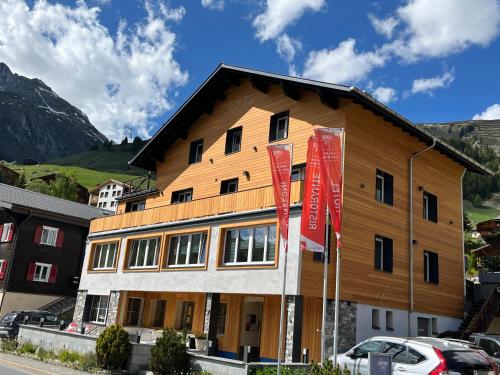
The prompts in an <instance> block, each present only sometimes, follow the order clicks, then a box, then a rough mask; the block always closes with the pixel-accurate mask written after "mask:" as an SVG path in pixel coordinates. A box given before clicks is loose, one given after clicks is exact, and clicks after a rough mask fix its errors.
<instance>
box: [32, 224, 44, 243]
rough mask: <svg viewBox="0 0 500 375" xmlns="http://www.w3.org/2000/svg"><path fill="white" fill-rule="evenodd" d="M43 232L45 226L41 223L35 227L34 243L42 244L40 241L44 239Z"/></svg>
mask: <svg viewBox="0 0 500 375" xmlns="http://www.w3.org/2000/svg"><path fill="white" fill-rule="evenodd" d="M42 232H43V227H42V226H41V225H38V226H37V227H36V228H35V236H34V237H33V243H34V244H36V245H40V242H41V241H42Z"/></svg>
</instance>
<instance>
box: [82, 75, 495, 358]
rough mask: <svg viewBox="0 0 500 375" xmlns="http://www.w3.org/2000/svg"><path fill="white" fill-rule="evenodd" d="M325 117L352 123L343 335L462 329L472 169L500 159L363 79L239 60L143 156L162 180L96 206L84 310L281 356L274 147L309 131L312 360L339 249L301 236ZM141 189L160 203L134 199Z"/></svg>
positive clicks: (299, 174)
mask: <svg viewBox="0 0 500 375" xmlns="http://www.w3.org/2000/svg"><path fill="white" fill-rule="evenodd" d="M318 127H341V128H344V129H345V135H346V138H345V178H344V213H343V217H344V221H343V237H342V274H341V295H340V299H341V314H342V316H341V317H340V348H341V349H343V350H345V349H347V348H348V347H349V346H350V345H353V344H355V343H356V342H359V341H360V340H363V339H366V338H367V337H370V336H373V335H398V336H413V335H433V334H436V333H437V332H442V331H445V330H449V329H455V328H457V327H458V326H459V324H460V323H461V321H462V319H463V317H464V289H465V288H464V252H463V231H462V177H463V175H464V173H465V171H466V170H468V171H470V172H473V173H479V174H488V173H490V172H489V171H488V170H487V169H486V168H483V167H482V166H481V165H479V164H478V163H476V162H475V161H473V160H471V159H470V158H468V157H466V156H465V155H463V154H461V153H460V152H458V151H456V150H455V149H453V148H451V147H450V146H448V145H447V144H446V143H444V142H441V141H439V140H437V139H435V138H433V137H432V136H430V135H429V134H428V133H426V132H425V131H424V130H422V129H421V128H419V127H417V126H415V125H414V124H413V123H411V122H410V121H408V120H406V119H405V118H403V117H402V116H400V115H399V114H397V113H395V112H394V111H392V110H390V109H389V108H387V107H386V106H384V105H383V104H381V103H379V102H377V101H376V100H374V99H373V98H372V97H370V96H369V95H367V94H365V93H364V92H363V91H361V90H358V89H356V88H353V87H347V86H340V85H334V84H329V83H323V82H318V81H312V80H307V79H301V78H292V77H288V76H283V75H277V74H270V73H265V72H261V71H256V70H251V69H244V68H238V67H234V66H228V65H220V66H219V67H218V68H217V69H216V70H215V71H214V72H213V73H212V74H211V75H210V77H209V78H208V79H207V80H206V81H205V82H204V83H203V84H202V85H201V86H200V87H199V88H198V89H197V90H196V91H195V92H194V93H193V95H192V96H191V97H190V98H189V100H188V101H187V102H186V103H184V104H183V105H182V106H181V107H180V109H179V110H178V111H177V112H176V113H175V114H174V115H173V116H172V117H171V118H170V119H169V120H168V121H167V123H166V124H165V125H164V126H163V127H162V128H161V129H160V130H159V131H158V132H157V134H156V135H155V136H154V137H153V138H151V140H150V141H149V142H148V143H147V144H146V145H145V146H144V147H143V148H142V149H141V150H140V151H139V153H138V154H137V155H136V156H135V157H134V158H133V159H132V160H131V165H133V166H136V167H140V168H143V169H145V170H147V171H153V172H156V173H157V179H156V187H157V190H155V191H149V192H146V193H145V194H144V195H143V196H141V197H137V196H131V197H130V199H125V198H124V199H122V200H120V202H119V203H118V212H121V213H119V214H117V215H114V216H110V217H106V218H100V219H96V220H93V221H92V223H91V228H90V234H89V241H88V244H87V249H86V252H85V262H84V265H83V272H82V278H81V282H80V287H79V292H78V300H77V306H76V309H75V315H74V320H75V322H77V323H78V324H82V323H85V322H91V323H92V325H94V326H98V327H99V326H101V327H102V326H105V325H109V324H113V323H115V322H118V323H121V324H123V325H124V326H125V327H126V328H127V329H128V330H130V331H134V330H140V331H141V332H142V333H143V335H144V334H145V333H146V332H147V331H148V330H153V329H158V328H163V327H173V328H175V329H178V330H182V329H187V330H188V331H190V332H194V333H196V332H201V331H205V332H206V333H207V334H208V337H209V339H210V340H213V341H214V342H215V341H216V343H215V344H214V347H213V353H212V354H215V355H218V356H222V357H228V358H241V357H242V348H243V347H244V346H250V347H252V351H251V358H253V359H259V360H261V361H275V360H276V359H277V352H278V349H277V347H278V337H277V336H278V330H279V324H278V322H279V315H280V294H281V290H282V279H283V251H284V250H283V246H282V244H280V242H279V227H278V222H277V219H276V212H275V208H274V198H273V190H272V186H271V173H270V166H269V158H268V154H267V151H266V147H267V146H268V145H269V144H273V143H293V145H294V150H293V173H292V193H291V204H292V207H291V215H290V238H289V254H288V273H287V279H286V280H287V285H286V294H287V311H286V314H287V317H286V334H285V336H284V337H285V339H286V345H285V348H286V351H285V354H284V358H285V359H286V361H292V360H293V361H300V355H301V351H302V348H308V349H309V350H310V359H311V360H315V361H318V360H319V359H320V332H319V330H320V329H321V319H322V307H321V306H322V298H321V296H322V280H323V263H322V259H321V257H318V256H317V255H314V254H312V253H310V252H303V253H301V252H300V251H299V234H300V233H299V232H300V215H301V201H302V190H303V187H302V184H303V181H302V179H303V175H304V168H305V167H307V166H304V163H305V162H306V151H307V142H308V138H309V136H311V135H312V134H313V131H314V129H315V128H318ZM410 165H411V168H410ZM131 201H132V202H142V203H141V204H143V205H144V207H143V208H144V209H143V210H142V211H135V212H130V211H134V210H132V209H127V207H130V208H132V205H131V204H130V202H131ZM332 237H333V238H334V236H330V238H332ZM330 249H331V250H334V249H335V242H334V241H332V242H331V243H330ZM330 259H331V261H330V266H329V285H328V297H329V304H328V316H327V324H328V326H329V329H328V330H327V332H326V334H327V336H328V338H329V340H328V348H327V349H328V352H329V353H331V350H332V348H331V343H332V340H331V337H332V329H331V327H332V326H333V312H332V310H333V301H332V300H333V297H334V288H335V282H334V280H335V256H331V257H330ZM94 331H95V330H94Z"/></svg>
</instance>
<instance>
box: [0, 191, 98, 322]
mask: <svg viewBox="0 0 500 375" xmlns="http://www.w3.org/2000/svg"><path fill="white" fill-rule="evenodd" d="M102 216H104V214H103V213H102V211H101V210H99V209H96V208H93V207H89V206H87V205H83V204H80V203H75V202H71V201H67V200H63V199H59V198H54V197H51V196H48V195H44V194H40V193H36V192H32V191H29V190H24V189H20V188H16V187H12V186H9V185H4V184H0V315H1V316H3V315H5V314H6V313H9V312H10V311H12V310H21V309H40V308H44V309H48V308H50V307H52V309H51V310H52V312H54V313H57V314H60V313H62V312H64V311H57V310H54V308H61V309H63V308H66V309H71V308H72V307H74V300H75V295H76V289H77V286H78V281H79V276H80V272H81V269H82V263H83V255H84V249H85V241H86V238H87V234H88V228H89V224H90V220H91V219H94V218H98V217H102ZM64 300H66V301H64Z"/></svg>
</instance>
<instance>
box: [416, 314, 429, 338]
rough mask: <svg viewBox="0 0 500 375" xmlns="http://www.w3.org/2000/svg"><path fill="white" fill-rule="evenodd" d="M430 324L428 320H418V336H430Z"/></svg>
mask: <svg viewBox="0 0 500 375" xmlns="http://www.w3.org/2000/svg"><path fill="white" fill-rule="evenodd" d="M429 323H430V320H429V319H428V318H420V317H419V318H417V329H418V332H417V333H418V336H430V329H429Z"/></svg>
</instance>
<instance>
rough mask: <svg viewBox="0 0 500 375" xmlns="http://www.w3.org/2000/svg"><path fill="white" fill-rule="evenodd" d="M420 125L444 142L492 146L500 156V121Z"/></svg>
mask: <svg viewBox="0 0 500 375" xmlns="http://www.w3.org/2000/svg"><path fill="white" fill-rule="evenodd" d="M420 125H421V126H423V127H424V129H425V130H427V131H428V132H430V133H431V134H433V135H434V136H436V137H438V138H441V139H444V140H446V139H447V138H460V139H468V140H471V141H473V143H474V144H477V145H484V146H490V147H491V148H492V149H493V150H495V152H496V154H497V155H499V156H500V119H498V120H468V121H457V122H446V123H435V124H420Z"/></svg>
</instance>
